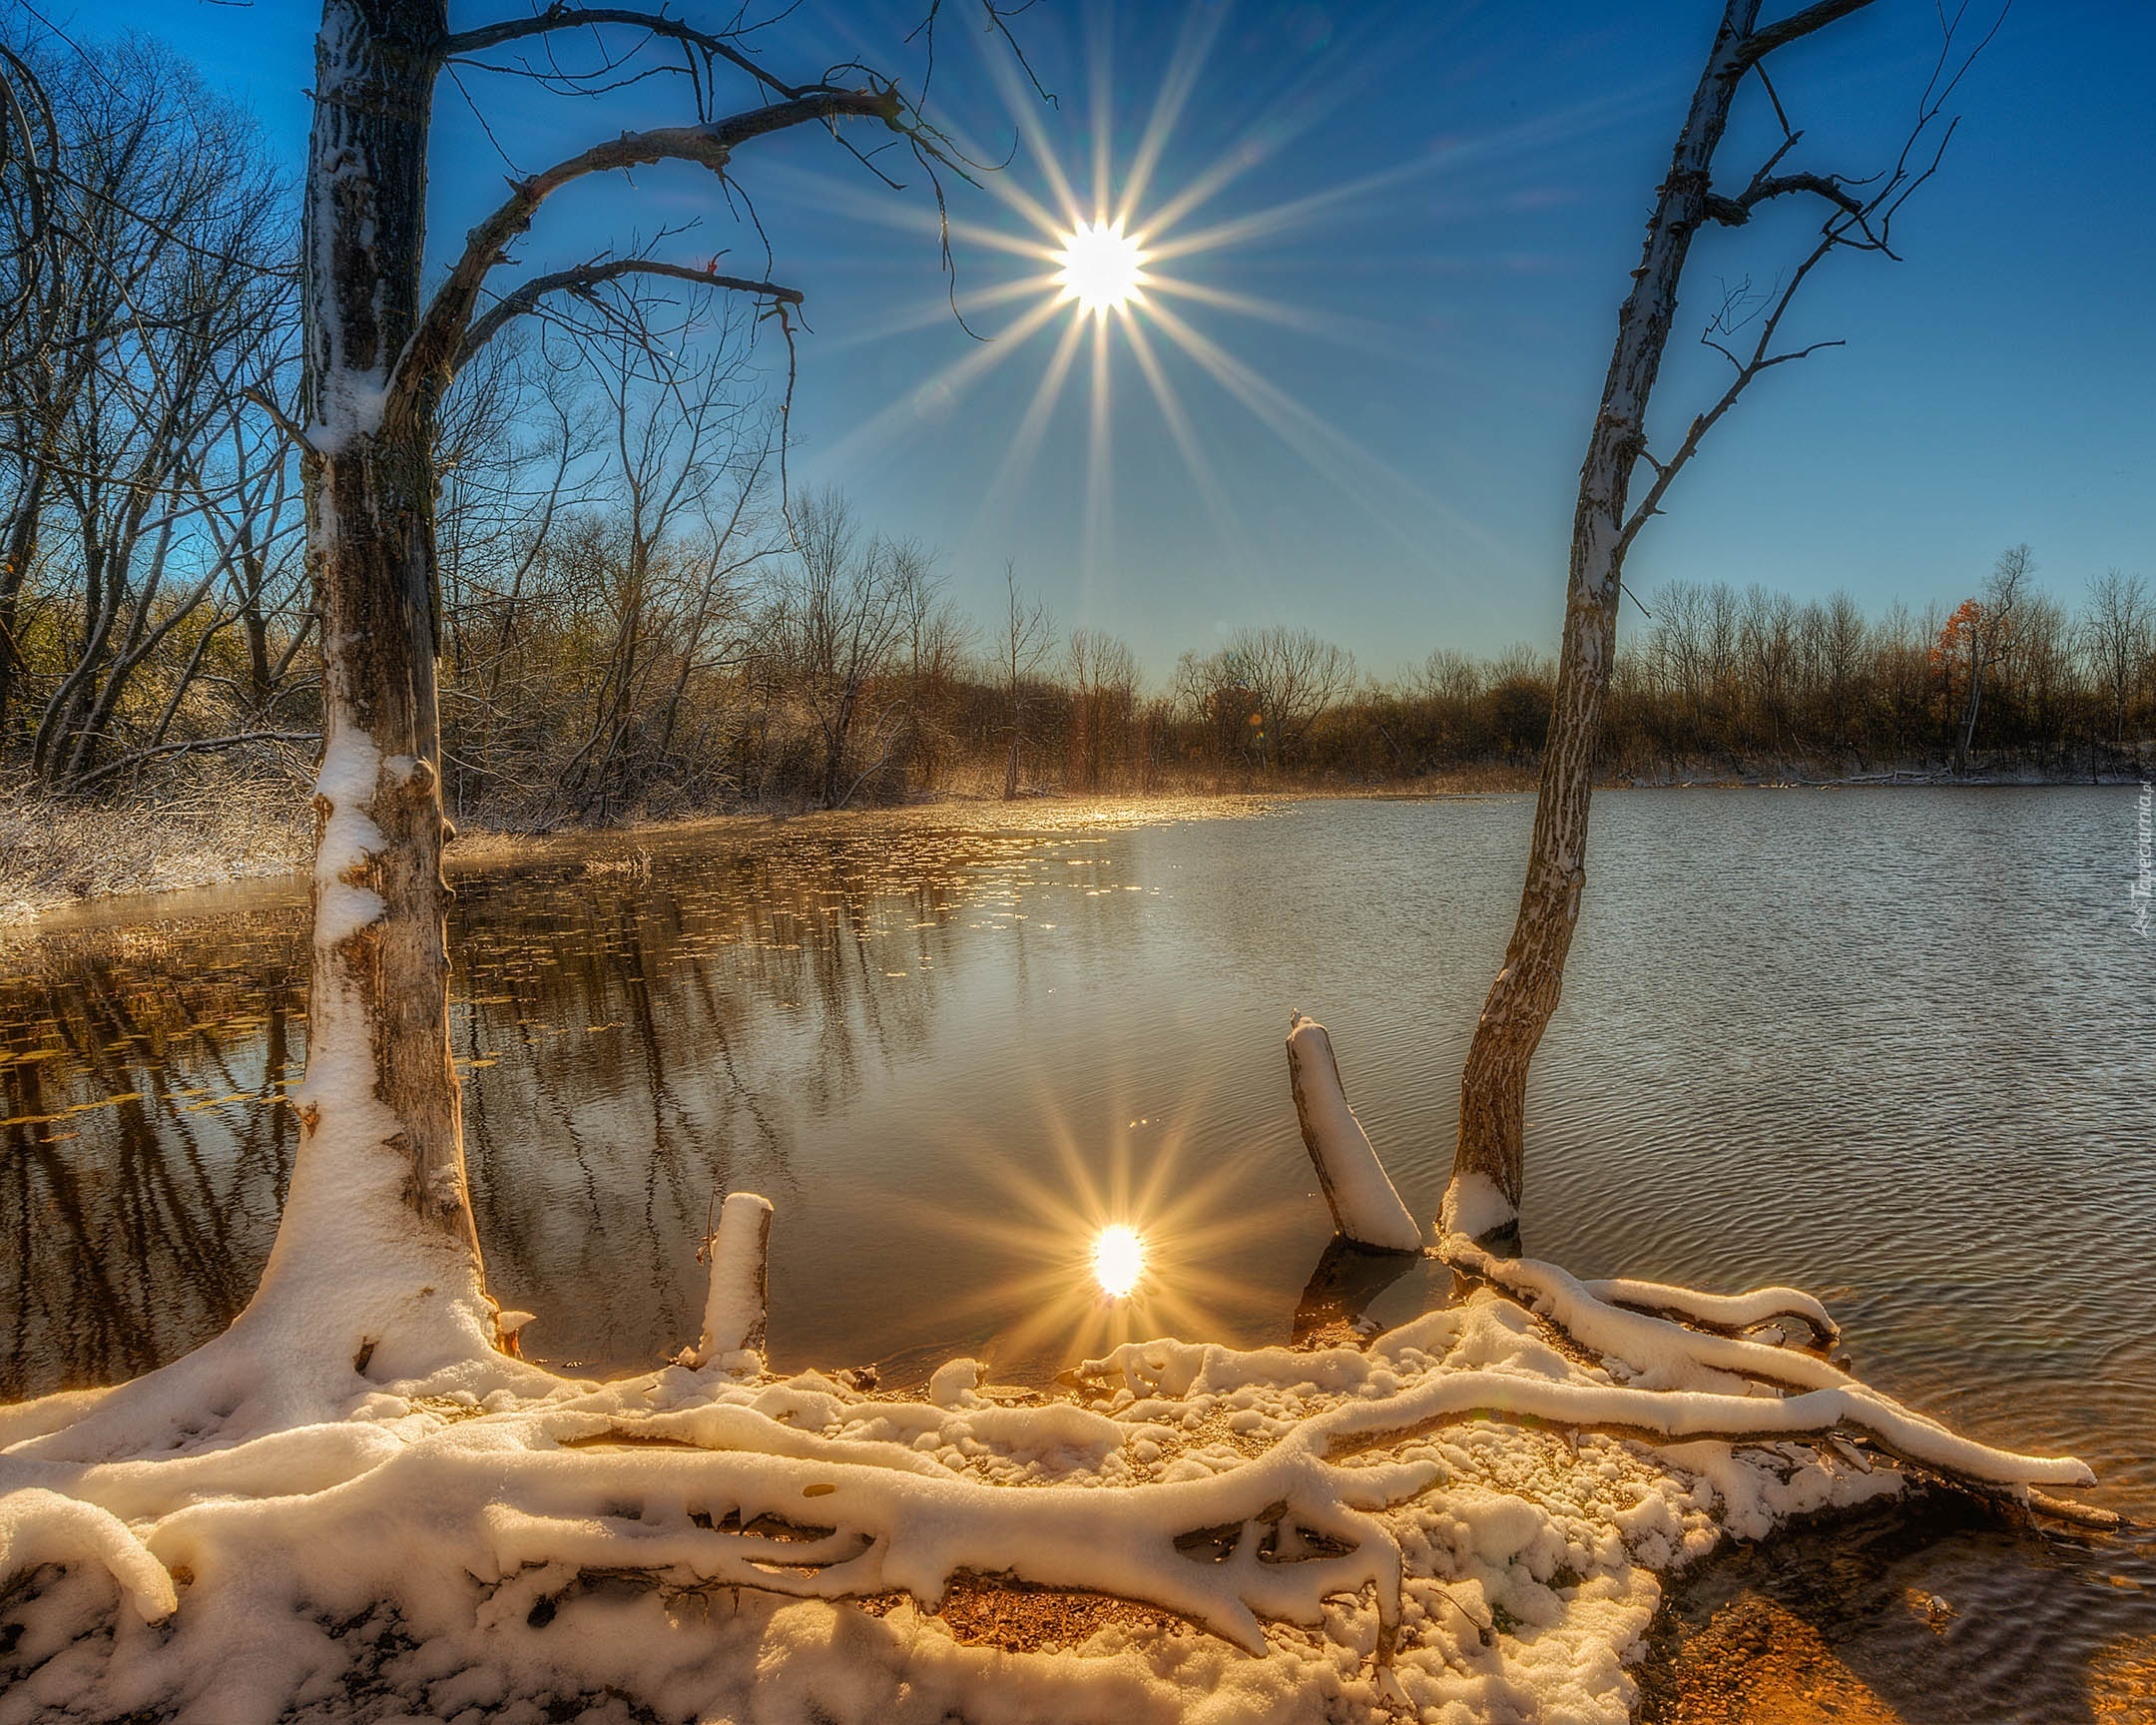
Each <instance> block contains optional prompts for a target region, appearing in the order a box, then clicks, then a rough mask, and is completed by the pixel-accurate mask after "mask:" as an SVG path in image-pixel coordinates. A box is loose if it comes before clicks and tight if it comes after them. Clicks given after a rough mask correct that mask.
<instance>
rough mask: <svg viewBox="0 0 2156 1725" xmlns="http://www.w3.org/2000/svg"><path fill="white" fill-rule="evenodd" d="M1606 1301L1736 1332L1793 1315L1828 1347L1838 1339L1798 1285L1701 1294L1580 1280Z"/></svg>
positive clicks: (1659, 1285) (1665, 1286)
mask: <svg viewBox="0 0 2156 1725" xmlns="http://www.w3.org/2000/svg"><path fill="white" fill-rule="evenodd" d="M1581 1286H1582V1287H1584V1288H1585V1289H1586V1290H1587V1292H1588V1293H1589V1294H1591V1295H1592V1296H1593V1297H1594V1298H1595V1299H1597V1300H1599V1301H1601V1302H1602V1303H1603V1304H1604V1305H1605V1306H1626V1307H1629V1308H1631V1309H1632V1310H1633V1311H1635V1312H1646V1313H1649V1314H1651V1315H1653V1316H1655V1317H1668V1318H1676V1319H1679V1320H1681V1321H1682V1322H1684V1323H1686V1324H1690V1325H1694V1326H1696V1327H1698V1328H1700V1329H1704V1330H1718V1331H1720V1332H1722V1333H1723V1334H1724V1335H1728V1336H1741V1335H1743V1334H1745V1333H1746V1332H1747V1331H1757V1330H1760V1329H1762V1328H1764V1327H1765V1326H1768V1325H1775V1326H1778V1327H1779V1326H1780V1325H1781V1324H1782V1321H1783V1320H1784V1319H1794V1320H1796V1321H1797V1322H1798V1323H1800V1324H1802V1325H1804V1327H1805V1328H1806V1329H1807V1330H1808V1331H1809V1332H1810V1333H1811V1336H1812V1340H1813V1342H1814V1343H1815V1344H1816V1345H1817V1346H1819V1347H1822V1348H1831V1347H1833V1346H1834V1344H1835V1343H1836V1342H1838V1341H1840V1340H1841V1338H1842V1330H1841V1327H1840V1326H1839V1325H1837V1324H1836V1323H1835V1321H1834V1319H1833V1318H1832V1317H1830V1316H1829V1315H1828V1312H1827V1308H1826V1307H1824V1306H1822V1305H1821V1304H1820V1303H1819V1301H1817V1300H1816V1299H1814V1298H1813V1297H1812V1296H1811V1295H1809V1294H1807V1293H1805V1292H1803V1291H1802V1290H1801V1289H1797V1288H1755V1289H1753V1290H1752V1291H1751V1292H1750V1293H1748V1294H1703V1293H1701V1292H1700V1291H1699V1290H1698V1289H1696V1288H1679V1287H1676V1286H1674V1285H1672V1284H1670V1283H1667V1282H1635V1281H1632V1280H1629V1279H1626V1278H1619V1279H1617V1280H1612V1281H1601V1282H1585V1283H1582V1284H1581Z"/></svg>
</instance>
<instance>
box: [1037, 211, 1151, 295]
mask: <svg viewBox="0 0 2156 1725" xmlns="http://www.w3.org/2000/svg"><path fill="white" fill-rule="evenodd" d="M1145 261H1146V255H1145V253H1144V252H1143V251H1141V250H1140V249H1139V246H1138V242H1137V241H1136V240H1134V239H1133V238H1131V236H1129V235H1128V234H1125V233H1124V232H1123V224H1122V223H1120V222H1081V223H1079V224H1078V226H1077V227H1076V228H1073V229H1072V230H1071V231H1070V233H1069V234H1068V235H1067V236H1065V238H1064V241H1063V250H1062V251H1061V252H1059V253H1057V254H1056V262H1057V264H1059V265H1060V266H1061V269H1059V270H1058V271H1057V273H1056V285H1057V286H1058V287H1060V288H1062V289H1063V297H1064V298H1065V299H1075V300H1077V301H1078V305H1079V308H1080V309H1081V310H1084V311H1091V312H1094V313H1096V314H1104V313H1106V312H1109V311H1115V310H1120V309H1121V308H1122V307H1123V306H1125V305H1127V304H1129V303H1130V302H1131V300H1132V299H1134V298H1136V297H1137V295H1138V290H1139V288H1143V287H1144V286H1145V280H1146V276H1145Z"/></svg>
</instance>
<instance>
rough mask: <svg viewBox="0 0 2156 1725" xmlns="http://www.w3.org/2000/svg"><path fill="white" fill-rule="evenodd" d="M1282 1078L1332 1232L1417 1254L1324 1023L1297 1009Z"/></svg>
mask: <svg viewBox="0 0 2156 1725" xmlns="http://www.w3.org/2000/svg"><path fill="white" fill-rule="evenodd" d="M1288 1078H1289V1082H1290V1084H1291V1085H1292V1086H1293V1087H1294V1090H1295V1105H1296V1118H1297V1120H1298V1121H1300V1122H1301V1123H1302V1127H1303V1145H1304V1148H1305V1149H1307V1150H1309V1151H1310V1159H1311V1163H1312V1165H1313V1166H1314V1167H1315V1168H1316V1169H1317V1170H1318V1184H1319V1185H1320V1186H1321V1187H1323V1188H1324V1190H1325V1198H1326V1203H1327V1205H1328V1206H1330V1207H1331V1209H1332V1211H1333V1227H1334V1229H1335V1231H1336V1232H1338V1233H1339V1234H1341V1235H1343V1236H1344V1237H1345V1238H1347V1239H1349V1240H1352V1241H1354V1242H1355V1243H1356V1244H1357V1245H1361V1246H1368V1247H1371V1248H1373V1249H1374V1250H1376V1251H1379V1252H1420V1251H1421V1250H1422V1230H1421V1227H1420V1226H1419V1225H1418V1224H1417V1223H1416V1221H1415V1219H1414V1217H1413V1216H1411V1215H1409V1214H1408V1211H1407V1206H1406V1205H1404V1204H1402V1203H1401V1202H1400V1196H1399V1194H1398V1193H1397V1192H1396V1191H1394V1190H1393V1188H1392V1182H1391V1180H1390V1179H1389V1178H1387V1177H1386V1175H1385V1171H1384V1164H1383V1163H1381V1162H1379V1161H1378V1160H1377V1152H1376V1151H1375V1150H1374V1149H1373V1148H1371V1146H1370V1141H1369V1136H1368V1134H1367V1133H1365V1132H1364V1131H1363V1130H1362V1122H1361V1121H1359V1120H1357V1119H1356V1118H1355V1111H1354V1110H1353V1109H1352V1108H1351V1107H1349V1106H1348V1092H1347V1091H1346V1089H1344V1088H1343V1087H1342V1084H1341V1075H1340V1062H1339V1061H1338V1060H1337V1059H1335V1058H1334V1055H1333V1039H1332V1038H1331V1037H1330V1036H1328V1035H1327V1034H1326V1027H1325V1026H1324V1025H1323V1024H1321V1023H1319V1022H1318V1021H1317V1020H1316V1019H1315V1018H1306V1017H1305V1016H1304V1015H1303V1014H1302V1013H1300V1012H1297V1013H1293V1014H1291V1015H1290V1018H1289V1024H1288Z"/></svg>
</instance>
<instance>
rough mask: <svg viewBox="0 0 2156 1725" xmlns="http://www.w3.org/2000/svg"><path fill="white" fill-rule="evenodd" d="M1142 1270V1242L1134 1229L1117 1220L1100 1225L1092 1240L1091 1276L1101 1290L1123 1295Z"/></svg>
mask: <svg viewBox="0 0 2156 1725" xmlns="http://www.w3.org/2000/svg"><path fill="white" fill-rule="evenodd" d="M1144 1274H1145V1242H1144V1241H1143V1240H1141V1239H1139V1237H1138V1233H1137V1230H1136V1229H1133V1228H1126V1227H1125V1226H1124V1225H1123V1224H1122V1223H1120V1222H1118V1223H1116V1224H1114V1225H1113V1226H1112V1227H1108V1228H1103V1229H1102V1230H1101V1231H1100V1236H1099V1238H1098V1239H1096V1240H1095V1241H1094V1242H1093V1279H1094V1280H1095V1281H1096V1282H1098V1283H1099V1284H1100V1285H1101V1292H1102V1293H1104V1294H1108V1295H1111V1296H1113V1297H1114V1298H1115V1299H1118V1300H1120V1299H1122V1298H1123V1297H1124V1296H1125V1295H1126V1294H1128V1293H1129V1292H1130V1291H1131V1290H1132V1289H1133V1288H1135V1287H1137V1286H1138V1278H1139V1277H1140V1276H1142V1275H1144Z"/></svg>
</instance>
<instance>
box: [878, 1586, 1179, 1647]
mask: <svg viewBox="0 0 2156 1725" xmlns="http://www.w3.org/2000/svg"><path fill="white" fill-rule="evenodd" d="M854 1603H855V1604H856V1605H858V1606H859V1607H860V1609H861V1610H863V1611H865V1612H867V1613H868V1615H869V1616H871V1617H884V1616H888V1615H889V1614H890V1613H891V1612H892V1611H894V1610H896V1609H897V1608H898V1607H899V1606H900V1605H902V1604H907V1603H909V1600H908V1598H907V1595H905V1594H903V1593H878V1594H874V1595H871V1596H870V1597H868V1598H866V1599H857V1600H855V1601H854ZM932 1615H933V1617H934V1618H935V1620H936V1621H937V1622H939V1623H941V1624H942V1625H943V1627H944V1628H945V1629H946V1630H947V1631H949V1633H950V1637H951V1639H952V1640H954V1641H957V1642H958V1643H960V1644H961V1645H963V1646H967V1647H996V1648H1000V1649H1001V1650H1002V1651H1004V1652H1006V1653H1059V1652H1062V1651H1064V1650H1066V1649H1068V1648H1072V1647H1077V1646H1080V1645H1081V1644H1083V1643H1084V1642H1086V1641H1089V1640H1091V1639H1092V1638H1093V1637H1094V1636H1095V1635H1097V1634H1099V1633H1100V1631H1101V1630H1103V1629H1107V1628H1111V1627H1118V1626H1120V1627H1122V1628H1125V1629H1129V1630H1133V1631H1135V1632H1137V1633H1140V1634H1155V1635H1158V1634H1166V1633H1169V1632H1171V1631H1173V1630H1174V1629H1176V1628H1178V1627H1182V1626H1183V1619H1181V1618H1179V1617H1176V1616H1174V1615H1173V1614H1172V1613H1170V1612H1167V1611H1162V1610H1158V1609H1156V1608H1154V1607H1152V1606H1149V1605H1133V1604H1132V1603H1131V1602H1130V1601H1129V1600H1127V1599H1117V1598H1113V1597H1111V1596H1110V1595H1108V1594H1105V1593H1080V1592H1075V1591H1072V1590H1069V1589H1066V1588H1060V1587H1038V1586H1035V1585H1034V1584H1033V1583H1032V1582H1030V1581H1019V1580H1015V1579H1013V1578H1012V1577H1010V1576H1007V1575H974V1574H971V1573H969V1572H967V1571H965V1570H960V1571H959V1572H958V1573H957V1574H955V1575H953V1576H952V1577H951V1583H950V1587H949V1589H948V1590H947V1591H946V1592H945V1593H944V1595H943V1603H942V1605H941V1606H939V1607H938V1608H937V1609H936V1610H935V1611H934V1612H933V1613H932Z"/></svg>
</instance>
